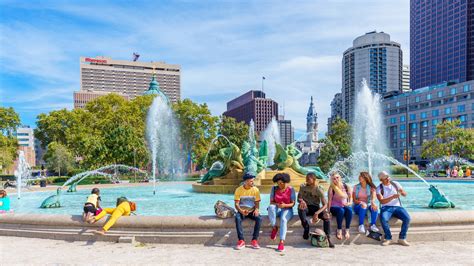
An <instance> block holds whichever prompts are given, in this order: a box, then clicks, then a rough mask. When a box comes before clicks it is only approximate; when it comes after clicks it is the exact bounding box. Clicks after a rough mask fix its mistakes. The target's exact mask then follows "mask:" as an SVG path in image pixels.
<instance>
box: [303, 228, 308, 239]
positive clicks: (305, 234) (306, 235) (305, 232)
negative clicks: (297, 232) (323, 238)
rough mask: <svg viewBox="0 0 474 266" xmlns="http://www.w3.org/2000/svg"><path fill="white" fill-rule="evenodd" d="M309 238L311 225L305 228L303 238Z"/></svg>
mask: <svg viewBox="0 0 474 266" xmlns="http://www.w3.org/2000/svg"><path fill="white" fill-rule="evenodd" d="M308 238H309V227H308V228H305V229H304V232H303V239H304V240H307V239H308Z"/></svg>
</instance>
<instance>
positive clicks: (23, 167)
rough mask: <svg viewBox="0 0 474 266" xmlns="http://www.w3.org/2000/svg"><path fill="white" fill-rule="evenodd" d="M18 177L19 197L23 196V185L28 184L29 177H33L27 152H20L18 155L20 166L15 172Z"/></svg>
mask: <svg viewBox="0 0 474 266" xmlns="http://www.w3.org/2000/svg"><path fill="white" fill-rule="evenodd" d="M14 175H15V177H16V189H17V197H18V199H19V198H21V187H25V186H26V185H27V184H28V179H31V171H30V165H29V164H28V162H27V161H26V158H25V153H24V152H23V151H20V152H19V155H18V167H17V169H16V170H15V173H14Z"/></svg>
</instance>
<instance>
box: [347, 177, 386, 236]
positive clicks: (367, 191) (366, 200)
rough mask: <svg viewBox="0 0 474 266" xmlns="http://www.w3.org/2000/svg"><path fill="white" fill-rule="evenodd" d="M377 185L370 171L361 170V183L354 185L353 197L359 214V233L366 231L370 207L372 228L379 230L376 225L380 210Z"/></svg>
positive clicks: (375, 230)
mask: <svg viewBox="0 0 474 266" xmlns="http://www.w3.org/2000/svg"><path fill="white" fill-rule="evenodd" d="M375 189H376V187H375V185H374V183H373V182H372V177H371V176H370V174H369V173H368V172H360V174H359V184H357V185H355V186H354V189H353V192H352V198H353V199H354V212H355V213H356V214H357V215H359V233H365V227H364V219H365V215H366V214H367V210H368V209H370V230H371V231H373V232H378V231H379V229H378V228H377V226H376V225H375V223H376V222H377V216H378V214H379V210H378V207H377V204H375V194H376V193H375Z"/></svg>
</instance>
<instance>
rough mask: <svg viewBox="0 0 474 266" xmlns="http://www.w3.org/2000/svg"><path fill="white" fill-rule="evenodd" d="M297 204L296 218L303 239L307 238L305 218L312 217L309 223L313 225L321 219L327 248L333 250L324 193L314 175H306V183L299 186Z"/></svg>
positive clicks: (329, 220) (307, 226) (307, 229)
mask: <svg viewBox="0 0 474 266" xmlns="http://www.w3.org/2000/svg"><path fill="white" fill-rule="evenodd" d="M298 202H299V205H298V216H299V217H300V220H301V225H302V226H303V228H304V232H303V238H304V239H308V238H309V223H308V220H307V217H308V216H312V219H311V221H312V222H313V223H315V222H317V221H319V219H322V220H323V227H324V233H325V234H326V236H327V238H328V242H329V247H331V248H334V244H333V243H332V242H331V240H330V238H329V236H330V232H331V231H330V228H331V215H330V214H329V211H328V209H327V206H328V205H327V202H326V199H325V198H324V193H323V191H322V189H321V188H319V187H318V185H317V184H316V175H315V174H314V173H308V174H307V175H306V183H303V184H301V186H300V192H299V193H298Z"/></svg>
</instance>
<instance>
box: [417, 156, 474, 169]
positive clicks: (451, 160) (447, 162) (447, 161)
mask: <svg viewBox="0 0 474 266" xmlns="http://www.w3.org/2000/svg"><path fill="white" fill-rule="evenodd" d="M455 164H458V165H467V166H469V167H471V168H474V163H472V162H470V161H468V160H466V159H464V158H461V157H458V156H454V155H451V156H444V157H441V158H438V159H435V160H434V161H432V162H431V163H430V164H429V165H428V166H427V167H426V170H427V172H428V173H430V172H433V171H439V170H444V169H440V167H445V166H449V167H452V166H453V165H455Z"/></svg>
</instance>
